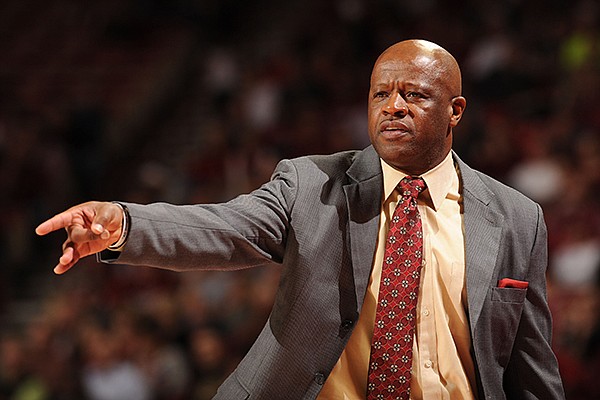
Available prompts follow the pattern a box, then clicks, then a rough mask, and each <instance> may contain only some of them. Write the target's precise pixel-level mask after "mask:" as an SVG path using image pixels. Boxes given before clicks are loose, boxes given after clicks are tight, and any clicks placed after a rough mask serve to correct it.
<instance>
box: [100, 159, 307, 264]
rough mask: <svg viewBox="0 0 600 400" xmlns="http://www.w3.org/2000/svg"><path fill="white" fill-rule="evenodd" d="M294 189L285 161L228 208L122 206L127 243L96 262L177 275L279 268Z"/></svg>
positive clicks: (222, 205)
mask: <svg viewBox="0 0 600 400" xmlns="http://www.w3.org/2000/svg"><path fill="white" fill-rule="evenodd" d="M296 187H297V174H296V169H295V167H294V165H293V163H292V162H291V161H286V160H284V161H281V162H280V163H279V164H278V166H277V168H276V169H275V172H274V173H273V176H272V178H271V180H270V181H269V182H268V183H266V184H264V185H263V186H261V187H260V188H259V189H257V190H255V191H253V192H252V193H250V194H245V195H241V196H238V197H236V198H235V199H233V200H231V201H229V202H226V203H219V204H200V205H181V206H178V205H172V204H167V203H154V204H149V205H140V204H132V203H124V204H126V205H127V208H128V210H129V214H130V216H131V227H130V231H129V236H128V238H127V242H126V244H125V246H124V248H123V250H122V252H121V254H118V255H117V257H114V255H113V257H110V256H106V255H101V256H100V257H99V258H100V260H101V261H103V262H117V263H121V264H130V265H146V266H152V267H158V268H163V269H171V270H176V271H184V270H194V269H241V268H248V267H253V266H258V265H263V264H267V263H272V262H275V263H277V262H281V260H282V257H283V253H284V248H285V243H286V239H287V234H288V227H289V223H290V213H291V209H292V207H293V203H294V198H295V193H296Z"/></svg>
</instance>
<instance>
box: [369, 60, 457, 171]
mask: <svg viewBox="0 0 600 400" xmlns="http://www.w3.org/2000/svg"><path fill="white" fill-rule="evenodd" d="M445 72H446V71H445V68H444V66H443V63H440V62H439V61H438V60H436V59H435V58H434V57H431V56H429V55H424V54H420V53H419V52H418V51H391V52H389V54H388V53H386V54H384V55H383V56H382V57H381V58H380V59H379V60H378V62H377V63H376V64H375V67H374V68H373V73H372V76H371V88H370V90H369V110H368V122H369V137H370V139H371V143H372V144H373V146H374V147H375V149H376V150H377V153H378V154H379V156H380V157H381V158H382V159H383V160H384V161H386V162H387V163H388V164H390V165H391V166H393V167H395V168H397V169H399V170H401V171H403V172H405V173H407V174H410V175H420V174H422V173H424V172H426V171H427V170H429V169H431V168H433V167H435V166H436V165H437V164H439V163H440V162H441V161H443V159H444V158H445V157H446V155H447V154H448V152H449V151H450V149H451V147H452V127H453V126H455V125H456V124H457V123H458V120H459V119H460V115H458V118H456V113H457V109H456V108H455V107H454V106H455V105H456V104H455V102H456V100H455V97H456V96H458V95H459V93H452V89H451V85H448V84H447V82H446V81H445V80H446V79H447V78H446V75H447V74H445ZM460 99H462V98H460ZM462 101H464V99H462V100H459V102H462ZM461 104H463V103H461ZM459 107H460V104H459ZM462 109H464V104H463V107H462V108H460V110H458V111H459V112H460V114H462ZM453 115H454V116H453Z"/></svg>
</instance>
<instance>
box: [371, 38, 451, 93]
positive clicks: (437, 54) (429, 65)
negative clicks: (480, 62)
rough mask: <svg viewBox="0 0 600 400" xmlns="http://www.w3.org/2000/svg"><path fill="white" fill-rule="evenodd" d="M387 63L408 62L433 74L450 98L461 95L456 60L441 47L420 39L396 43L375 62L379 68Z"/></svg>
mask: <svg viewBox="0 0 600 400" xmlns="http://www.w3.org/2000/svg"><path fill="white" fill-rule="evenodd" d="M388 61H400V62H410V63H413V64H415V65H416V66H419V67H422V68H423V69H424V70H427V71H428V72H429V73H432V74H434V75H433V76H434V77H435V78H436V81H437V82H438V84H440V85H442V86H445V87H446V89H447V90H448V91H449V92H450V93H451V95H452V96H460V95H461V93H462V78H461V73H460V67H459V66H458V62H456V59H455V58H454V57H453V56H452V54H450V53H449V52H448V51H447V50H446V49H444V48H443V47H441V46H439V45H437V44H435V43H433V42H429V41H427V40H421V39H411V40H405V41H402V42H398V43H396V44H394V45H392V46H390V47H388V48H387V49H386V50H385V51H384V52H383V53H381V55H380V56H379V58H378V59H377V61H376V62H375V65H376V66H380V65H382V64H384V63H386V62H388Z"/></svg>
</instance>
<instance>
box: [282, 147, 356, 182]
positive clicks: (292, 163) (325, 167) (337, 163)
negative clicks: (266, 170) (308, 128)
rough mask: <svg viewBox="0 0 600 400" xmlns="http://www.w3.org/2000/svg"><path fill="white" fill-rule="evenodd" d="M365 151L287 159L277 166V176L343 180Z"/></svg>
mask: <svg viewBox="0 0 600 400" xmlns="http://www.w3.org/2000/svg"><path fill="white" fill-rule="evenodd" d="M365 151H366V150H348V151H341V152H337V153H332V154H324V155H320V154H315V155H307V156H302V157H298V158H293V159H285V160H282V161H280V162H279V164H278V165H277V168H276V170H275V175H276V176H277V175H278V174H282V173H283V174H288V175H289V174H290V173H293V174H294V175H296V178H297V179H299V180H302V179H306V178H308V179H314V178H316V177H319V176H323V177H327V178H328V179H332V178H338V179H341V178H343V177H345V176H346V172H347V171H348V170H349V169H350V167H351V166H352V165H353V164H354V163H355V161H356V160H357V159H358V158H360V156H361V154H363V153H364V152H365Z"/></svg>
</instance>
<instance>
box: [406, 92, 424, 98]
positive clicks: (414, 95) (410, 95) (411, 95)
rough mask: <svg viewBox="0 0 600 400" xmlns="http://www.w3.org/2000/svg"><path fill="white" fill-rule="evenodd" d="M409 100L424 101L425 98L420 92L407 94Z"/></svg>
mask: <svg viewBox="0 0 600 400" xmlns="http://www.w3.org/2000/svg"><path fill="white" fill-rule="evenodd" d="M405 96H406V98H407V99H423V98H425V96H424V95H423V94H422V93H419V92H407V93H406V94H405Z"/></svg>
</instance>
